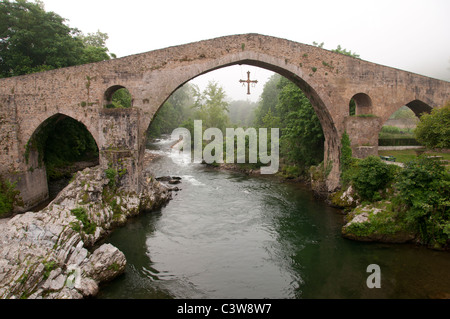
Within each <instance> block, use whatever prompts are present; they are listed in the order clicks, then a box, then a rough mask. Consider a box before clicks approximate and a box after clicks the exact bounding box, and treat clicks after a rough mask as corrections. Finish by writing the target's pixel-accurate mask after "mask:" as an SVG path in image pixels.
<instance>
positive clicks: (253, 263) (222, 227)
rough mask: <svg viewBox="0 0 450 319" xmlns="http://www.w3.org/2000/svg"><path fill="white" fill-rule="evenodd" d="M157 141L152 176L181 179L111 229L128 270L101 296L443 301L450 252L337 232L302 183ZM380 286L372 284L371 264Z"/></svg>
mask: <svg viewBox="0 0 450 319" xmlns="http://www.w3.org/2000/svg"><path fill="white" fill-rule="evenodd" d="M171 144H173V141H170V140H168V139H165V140H160V141H157V142H155V143H153V144H152V150H151V151H150V152H154V153H157V154H159V155H162V156H161V157H159V158H158V159H156V160H155V161H154V162H152V163H151V165H150V166H149V167H148V169H150V170H151V171H152V172H153V173H154V175H155V176H165V175H170V176H179V177H181V178H182V183H181V184H179V185H178V186H179V187H180V188H181V190H180V191H179V192H176V193H174V198H173V200H171V201H170V202H169V203H168V204H167V205H166V206H165V207H163V208H162V209H161V210H158V211H154V212H151V213H147V214H143V215H141V216H139V217H137V218H135V219H133V220H131V221H129V222H128V224H127V225H126V226H124V227H122V228H119V229H117V230H115V231H114V232H113V233H112V234H111V236H110V237H109V238H108V239H107V242H109V243H111V244H113V245H115V246H116V247H118V248H119V249H120V250H121V251H122V252H124V254H125V256H126V258H127V262H128V264H127V268H126V271H125V273H124V275H122V276H120V277H119V278H117V279H116V280H114V281H113V282H111V283H109V284H107V285H104V286H103V287H102V288H101V290H100V293H99V295H98V298H104V299H109V298H121V299H122V298H133V299H143V298H151V299H160V298H164V299H166V298H186V299H191V298H225V299H228V298H305V299H309V298H395V299H400V298H442V297H449V296H450V275H449V273H448V271H449V269H450V254H449V253H447V252H440V251H433V250H430V249H426V248H424V247H417V246H415V245H394V244H378V243H362V242H355V241H351V240H348V239H344V238H342V237H341V234H340V231H341V227H342V225H343V223H344V219H343V215H342V214H341V213H340V211H339V210H336V209H334V208H331V207H329V206H327V205H326V204H325V203H323V202H321V201H319V200H316V199H315V198H314V197H313V194H312V193H311V191H310V190H309V189H308V188H306V187H305V186H302V185H300V184H295V183H286V182H282V181H279V180H277V179H274V178H272V177H267V176H266V177H263V176H256V177H255V176H252V177H249V176H245V175H242V174H238V173H233V172H228V171H218V170H216V169H211V168H208V167H205V166H204V165H201V164H192V163H190V162H189V161H188V160H187V159H186V158H183V156H182V155H181V154H179V153H178V152H176V151H173V150H171V149H170V145H171ZM371 264H377V265H379V267H380V270H381V272H380V278H381V288H372V289H370V288H368V286H367V284H366V280H367V278H368V277H369V276H370V275H371V273H368V272H367V267H368V266H369V265H371Z"/></svg>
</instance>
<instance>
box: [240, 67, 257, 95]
mask: <svg viewBox="0 0 450 319" xmlns="http://www.w3.org/2000/svg"><path fill="white" fill-rule="evenodd" d="M239 82H240V83H243V84H244V83H247V94H248V95H250V83H255V84H256V83H258V81H257V80H250V71H248V72H247V80H239ZM244 85H245V84H244Z"/></svg>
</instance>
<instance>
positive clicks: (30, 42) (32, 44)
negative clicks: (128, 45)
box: [0, 0, 111, 78]
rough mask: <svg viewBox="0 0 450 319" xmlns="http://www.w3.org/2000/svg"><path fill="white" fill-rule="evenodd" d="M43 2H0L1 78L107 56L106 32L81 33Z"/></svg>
mask: <svg viewBox="0 0 450 319" xmlns="http://www.w3.org/2000/svg"><path fill="white" fill-rule="evenodd" d="M65 22H66V19H64V18H62V17H61V16H59V15H58V14H56V13H54V12H46V11H45V9H44V6H43V4H42V2H40V1H38V2H37V3H32V2H28V1H27V0H17V1H14V2H11V1H9V0H4V1H2V2H0V78H2V77H11V76H17V75H23V74H29V73H34V72H41V71H46V70H51V69H56V68H62V67H68V66H74V65H80V64H84V63H90V62H98V61H103V60H108V59H110V58H111V57H110V55H109V54H108V53H107V52H108V49H107V48H106V47H105V41H106V39H107V37H108V36H107V35H106V34H105V33H101V32H100V31H98V32H97V33H94V34H88V35H87V36H84V35H83V34H82V33H81V31H80V30H78V29H76V28H70V27H69V26H67V25H66V24H65Z"/></svg>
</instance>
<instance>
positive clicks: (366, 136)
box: [344, 116, 382, 158]
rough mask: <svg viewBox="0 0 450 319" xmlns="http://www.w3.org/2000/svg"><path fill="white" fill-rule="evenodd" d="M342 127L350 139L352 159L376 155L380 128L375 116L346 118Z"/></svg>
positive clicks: (379, 119)
mask: <svg viewBox="0 0 450 319" xmlns="http://www.w3.org/2000/svg"><path fill="white" fill-rule="evenodd" d="M344 127H345V130H346V131H347V134H348V136H349V137H350V141H351V147H352V151H353V157H356V158H366V157H367V156H370V155H375V156H377V155H378V134H379V132H380V129H381V127H382V123H381V118H379V117H377V116H347V117H346V118H345V120H344Z"/></svg>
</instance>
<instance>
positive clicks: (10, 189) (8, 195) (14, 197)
mask: <svg viewBox="0 0 450 319" xmlns="http://www.w3.org/2000/svg"><path fill="white" fill-rule="evenodd" d="M19 194H20V191H18V190H16V183H11V182H9V181H8V180H5V179H3V177H2V176H0V217H4V216H7V215H8V214H9V213H11V212H12V211H13V209H14V205H19V206H20V205H23V202H22V199H21V197H20V196H19Z"/></svg>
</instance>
